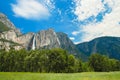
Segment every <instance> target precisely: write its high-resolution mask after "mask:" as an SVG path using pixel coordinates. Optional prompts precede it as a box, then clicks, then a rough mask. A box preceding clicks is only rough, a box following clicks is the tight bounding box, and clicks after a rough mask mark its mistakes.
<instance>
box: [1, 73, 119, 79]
mask: <svg viewBox="0 0 120 80" xmlns="http://www.w3.org/2000/svg"><path fill="white" fill-rule="evenodd" d="M0 80H120V72H109V73H107V72H101V73H95V72H86V73H68V74H63V73H61V74H54V73H18V72H0Z"/></svg>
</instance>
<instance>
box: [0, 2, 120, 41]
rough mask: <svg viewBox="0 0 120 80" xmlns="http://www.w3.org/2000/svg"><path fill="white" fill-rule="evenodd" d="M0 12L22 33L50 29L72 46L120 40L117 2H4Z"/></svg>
mask: <svg viewBox="0 0 120 80" xmlns="http://www.w3.org/2000/svg"><path fill="white" fill-rule="evenodd" d="M0 12H2V13H4V14H5V15H7V16H8V18H9V19H10V20H11V21H12V22H13V23H14V24H15V26H16V27H17V28H19V29H20V30H21V31H22V32H23V33H28V32H38V31H40V30H46V29H48V28H53V29H54V30H55V31H56V32H64V33H66V34H68V36H69V37H70V39H71V40H73V42H74V43H79V42H85V41H90V40H92V39H94V38H97V37H101V36H117V37H120V15H119V14H120V1H119V0H117V1H116V0H92V1H91V0H3V1H0Z"/></svg>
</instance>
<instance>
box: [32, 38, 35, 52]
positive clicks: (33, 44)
mask: <svg viewBox="0 0 120 80" xmlns="http://www.w3.org/2000/svg"><path fill="white" fill-rule="evenodd" d="M32 50H35V36H34V37H33V42H32Z"/></svg>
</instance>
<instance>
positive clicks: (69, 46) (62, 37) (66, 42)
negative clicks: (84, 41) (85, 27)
mask: <svg viewBox="0 0 120 80" xmlns="http://www.w3.org/2000/svg"><path fill="white" fill-rule="evenodd" d="M57 36H58V39H59V41H60V43H61V44H60V47H61V48H62V49H65V50H68V51H69V52H70V53H72V54H74V55H77V54H78V53H79V52H78V49H77V48H76V46H75V44H74V43H73V42H72V41H71V40H70V39H69V37H68V36H67V34H65V33H62V32H58V33H57Z"/></svg>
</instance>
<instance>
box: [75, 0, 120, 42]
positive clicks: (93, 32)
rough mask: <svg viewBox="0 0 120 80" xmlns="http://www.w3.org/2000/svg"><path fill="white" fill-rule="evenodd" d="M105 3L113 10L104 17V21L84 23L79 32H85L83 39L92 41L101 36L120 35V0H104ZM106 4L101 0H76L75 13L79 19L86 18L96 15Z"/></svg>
mask: <svg viewBox="0 0 120 80" xmlns="http://www.w3.org/2000/svg"><path fill="white" fill-rule="evenodd" d="M104 3H108V5H109V6H110V7H111V8H112V12H111V13H108V14H106V15H105V16H104V17H103V20H102V22H99V23H95V22H91V23H90V24H87V25H83V26H82V27H80V28H81V30H79V32H82V33H83V36H82V41H81V42H84V41H90V40H92V39H94V38H97V37H101V36H116V37H120V24H119V22H120V15H119V14H120V0H104ZM101 10H103V11H104V6H103V3H102V2H101V0H92V1H91V0H78V1H77V0H76V9H75V14H76V15H77V16H78V20H79V21H81V20H84V19H86V18H89V17H90V16H92V15H94V16H96V15H97V14H98V13H99V12H100V11H101ZM82 13H83V14H82Z"/></svg>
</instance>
